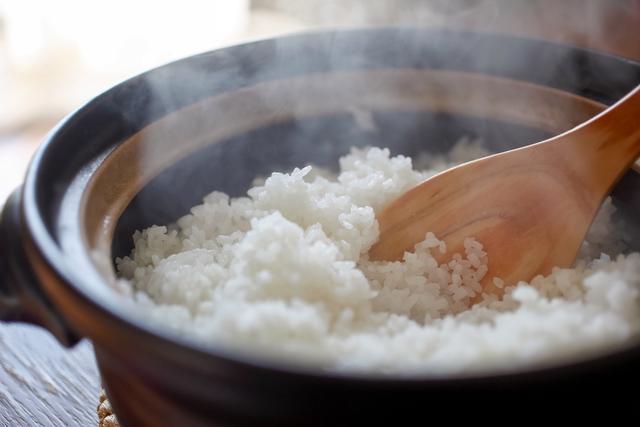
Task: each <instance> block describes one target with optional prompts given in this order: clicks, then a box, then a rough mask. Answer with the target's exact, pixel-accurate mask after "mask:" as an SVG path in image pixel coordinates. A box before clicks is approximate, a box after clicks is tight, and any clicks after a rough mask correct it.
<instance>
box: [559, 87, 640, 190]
mask: <svg viewBox="0 0 640 427" xmlns="http://www.w3.org/2000/svg"><path fill="white" fill-rule="evenodd" d="M553 140H554V141H553V143H554V144H553V145H554V146H555V148H556V155H557V156H559V157H561V158H563V159H564V161H565V162H566V164H567V165H568V166H569V170H570V171H572V172H573V174H574V175H575V176H576V177H579V178H580V179H581V180H582V181H583V183H584V186H585V188H586V189H587V190H588V191H590V192H591V193H592V197H594V198H595V200H596V201H598V202H599V201H600V200H602V198H603V197H604V196H606V194H608V193H609V191H610V190H611V188H612V187H613V186H614V185H615V183H616V182H617V181H618V179H619V178H620V177H621V176H622V175H623V174H624V173H625V172H626V171H627V170H628V169H629V168H630V167H631V165H633V163H634V161H635V160H636V159H637V158H638V156H640V85H639V86H637V87H636V88H635V89H633V90H632V91H631V92H629V93H628V94H627V95H626V96H625V97H624V98H622V99H621V100H620V101H618V102H616V103H615V104H614V105H612V106H611V107H609V108H608V109H606V110H605V111H603V112H602V113H600V114H598V115H597V116H595V117H593V118H592V119H591V120H589V121H587V122H585V123H583V124H581V125H580V126H578V127H576V128H574V129H572V130H570V131H568V132H566V133H564V134H561V135H559V136H557V137H555V138H553ZM549 142H551V141H549Z"/></svg>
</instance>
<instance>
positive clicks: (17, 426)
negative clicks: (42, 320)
mask: <svg viewBox="0 0 640 427" xmlns="http://www.w3.org/2000/svg"><path fill="white" fill-rule="evenodd" d="M99 392H100V376H99V374H98V369H97V367H96V363H95V359H94V357H93V348H92V347H91V344H90V343H89V342H87V341H82V342H81V343H80V344H78V345H77V346H76V347H75V348H73V349H71V350H67V349H64V348H62V347H61V346H60V345H59V344H58V342H57V341H56V340H55V339H54V338H53V337H52V336H51V335H50V334H49V333H48V332H46V331H44V330H42V329H40V328H36V327H33V326H28V325H12V324H5V323H2V324H0V426H1V427H23V426H24V427H32V426H39V427H40V426H42V427H49V426H51V427H59V426H65V427H89V426H91V427H94V426H97V425H98V418H97V416H96V407H97V405H98V396H99Z"/></svg>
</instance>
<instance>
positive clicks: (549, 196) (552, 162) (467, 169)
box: [370, 86, 640, 295]
mask: <svg viewBox="0 0 640 427" xmlns="http://www.w3.org/2000/svg"><path fill="white" fill-rule="evenodd" d="M638 155H640V86H638V87H636V88H635V89H634V90H633V91H632V92H631V93H629V94H628V95H627V96H625V97H624V98H623V99H622V100H620V101H619V102H617V103H616V104H615V105H613V106H612V107H610V108H608V109H607V110H605V111H603V112H602V113H601V114H599V115H597V116H595V117H594V118H592V119H591V120H589V121H587V122H585V123H583V124H582V125H580V126H578V127H576V128H574V129H572V130H570V131H568V132H565V133H563V134H561V135H558V136H556V137H554V138H551V139H548V140H546V141H543V142H539V143H537V144H533V145H529V146H526V147H522V148H518V149H515V150H511V151H506V152H504V153H500V154H496V155H492V156H488V157H484V158H482V159H479V160H475V161H472V162H469V163H465V164H463V165H460V166H457V167H454V168H451V169H449V170H447V171H444V172H442V173H440V174H438V175H435V176H433V177H432V178H430V179H428V180H426V181H424V182H423V183H421V184H419V185H418V186H416V187H414V188H412V189H411V190H409V191H407V192H406V193H404V194H403V195H402V196H400V197H399V198H398V199H397V200H395V201H393V202H392V203H391V204H390V205H388V206H386V207H385V208H384V209H383V210H382V211H381V212H380V213H379V214H378V221H379V223H380V239H379V240H378V242H377V243H376V244H375V245H374V246H373V247H372V248H371V251H370V258H371V259H373V260H389V261H394V260H398V259H401V258H402V256H403V254H404V252H405V251H412V250H413V249H414V246H415V244H416V243H418V242H420V241H422V240H423V239H424V238H425V234H426V233H427V232H428V231H432V232H433V233H435V235H436V236H437V237H438V238H440V239H441V240H444V241H445V243H446V244H447V251H448V253H449V254H452V253H455V252H458V253H463V252H464V247H463V241H464V239H465V238H466V237H474V238H475V239H476V240H478V241H479V242H480V243H482V244H483V245H484V249H485V251H486V252H487V254H488V256H489V270H488V272H487V274H486V275H485V276H484V278H483V280H482V281H481V283H482V284H483V286H484V289H485V291H487V292H491V293H494V294H497V295H500V294H501V293H502V290H501V289H498V288H497V287H495V286H494V285H493V282H492V279H493V277H499V278H501V279H503V280H504V283H505V284H507V285H510V284H515V283H517V282H518V281H520V280H524V281H529V280H531V279H532V278H533V277H535V276H536V275H538V274H544V275H546V274H549V273H550V272H551V269H552V268H553V267H554V266H559V267H568V266H570V265H571V264H572V263H573V261H574V260H575V257H576V255H577V253H578V250H579V249H580V246H581V244H582V241H583V239H584V237H585V234H586V233H587V230H588V229H589V226H590V225H591V222H592V221H593V218H594V217H595V214H596V213H597V211H598V209H599V207H600V205H601V203H602V201H603V200H604V198H605V197H606V195H607V194H608V193H609V191H610V190H611V188H612V187H613V185H614V184H615V183H616V182H617V181H618V179H619V178H620V177H621V176H622V174H623V173H624V172H625V171H626V170H627V169H628V168H629V167H630V166H631V165H632V163H633V161H634V160H635V159H636V158H637V157H638Z"/></svg>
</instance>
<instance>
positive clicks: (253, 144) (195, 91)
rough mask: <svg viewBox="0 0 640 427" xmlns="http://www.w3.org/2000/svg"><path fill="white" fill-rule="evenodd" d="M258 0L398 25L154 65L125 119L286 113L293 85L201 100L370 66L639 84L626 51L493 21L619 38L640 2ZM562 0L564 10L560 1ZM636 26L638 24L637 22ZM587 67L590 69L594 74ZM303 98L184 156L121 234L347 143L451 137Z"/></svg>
mask: <svg viewBox="0 0 640 427" xmlns="http://www.w3.org/2000/svg"><path fill="white" fill-rule="evenodd" d="M253 6H254V7H264V8H272V9H275V10H279V11H281V12H283V13H287V14H290V15H293V16H295V17H296V18H298V19H300V20H302V21H303V22H307V23H308V25H309V27H310V28H317V27H328V26H329V27H349V28H353V27H361V26H384V27H387V29H386V30H380V31H384V37H381V36H380V35H379V34H378V36H375V32H372V33H365V32H353V31H345V32H336V33H333V34H332V35H330V36H327V35H325V36H311V37H309V38H307V39H295V38H287V37H285V38H282V39H276V40H272V41H266V42H260V43H258V44H251V45H246V46H243V47H240V48H232V49H222V50H219V51H216V52H214V53H212V54H207V55H204V56H201V57H197V58H193V59H191V60H190V61H189V62H181V63H177V64H174V65H173V66H171V67H169V68H164V69H161V70H157V71H155V72H153V73H150V74H148V75H146V76H145V77H144V82H143V84H144V88H145V90H143V91H139V92H138V93H137V94H136V95H135V96H136V97H137V98H136V99H133V100H131V99H130V98H127V96H125V97H124V99H126V102H125V104H123V105H118V106H117V108H122V111H123V116H124V117H123V118H124V119H125V121H127V122H128V123H130V124H131V125H132V126H134V127H135V126H139V124H140V123H152V122H154V121H156V120H158V119H160V118H162V117H163V116H165V115H167V114H169V113H171V112H173V111H176V110H180V109H182V108H184V107H187V106H189V105H196V107H195V108H196V113H195V114H194V115H193V116H192V118H191V119H189V120H188V121H185V123H183V125H182V126H193V127H194V128H198V127H199V126H201V127H202V128H203V129H204V128H206V125H207V124H208V122H210V121H212V120H216V119H219V118H220V117H224V116H225V114H227V113H228V109H229V108H236V109H237V111H238V115H239V116H242V114H243V108H245V107H246V109H247V112H249V111H253V110H255V109H256V108H263V109H265V110H268V111H272V112H273V113H274V114H276V115H277V113H278V112H280V111H284V110H283V109H284V101H283V98H282V97H283V95H282V92H280V91H277V90H276V91H274V90H271V91H270V90H265V91H261V92H252V93H249V94H248V95H247V96H246V97H245V98H244V99H243V100H242V101H241V102H242V103H244V104H243V105H231V106H229V104H226V106H222V104H219V105H218V106H215V107H211V105H208V106H206V105H205V104H202V105H203V106H202V109H200V110H199V111H198V110H197V108H198V107H197V105H199V104H197V103H198V102H199V101H200V100H201V99H206V98H207V97H209V96H212V95H214V94H219V93H224V92H228V91H236V90H241V89H243V88H246V87H251V86H254V85H256V84H259V83H261V82H265V81H275V80H282V79H289V78H291V77H294V76H302V75H306V74H312V73H331V72H333V71H338V70H362V69H367V68H369V67H373V68H375V67H383V68H384V67H386V68H394V67H395V68H407V69H420V68H425V67H430V66H436V67H440V68H449V67H450V68H453V69H457V70H461V71H466V70H471V71H474V72H479V73H489V74H497V75H500V76H505V77H508V78H516V79H517V78H518V77H519V76H520V77H521V76H524V75H527V74H531V73H535V79H536V80H537V81H538V82H539V83H540V84H551V85H555V86H564V87H568V88H574V89H575V90H577V91H580V90H582V89H584V88H585V87H587V86H588V87H589V91H587V93H585V94H587V95H592V96H594V97H595V98H596V99H598V98H600V99H601V100H606V101H607V102H611V98H612V97H613V98H615V97H620V96H622V95H623V94H624V92H625V90H630V89H631V88H632V87H633V86H634V85H635V84H638V83H640V76H638V74H637V70H636V69H634V68H633V67H631V66H630V67H620V66H619V65H620V63H619V62H618V61H591V60H590V57H589V56H588V55H575V52H573V53H572V52H571V51H569V50H566V51H565V50H563V49H546V48H540V45H538V44H536V43H532V44H529V43H526V42H524V43H517V42H509V41H507V42H504V43H502V42H501V43H500V44H499V45H496V46H499V47H496V48H492V47H491V43H492V42H491V41H492V40H494V39H493V37H494V36H492V35H486V34H485V35H482V33H483V32H484V33H504V34H515V35H520V36H533V37H537V38H543V37H546V38H550V39H552V40H555V41H559V42H573V43H576V44H580V45H587V46H592V47H600V48H606V47H608V46H612V45H613V42H614V40H611V39H608V38H607V36H608V35H611V28H612V27H611V25H610V24H611V19H612V17H618V18H619V17H625V16H626V17H628V18H629V19H635V18H634V17H638V16H640V6H638V5H637V3H634V2H621V1H610V2H609V1H608V2H602V1H595V0H589V1H573V0H572V1H567V2H554V1H507V0H431V1H422V0H404V1H400V0H386V1H382V0H367V1H365V0H362V1H339V0H322V1H305V2H299V1H293V0H271V1H268V0H258V1H254V2H253ZM554 7H556V8H559V11H558V12H554V11H553V10H552V9H553V8H554ZM638 22H639V23H640V19H638ZM618 26H619V27H620V26H621V25H620V24H619V25H618ZM409 27H411V28H416V27H418V28H421V27H429V28H442V27H445V28H448V29H454V30H463V31H465V32H468V31H472V32H475V31H477V32H479V34H480V35H478V36H473V35H472V33H466V34H462V33H460V32H455V31H453V32H451V31H449V32H438V31H433V32H420V31H412V30H410V29H409ZM392 28H393V29H392ZM627 28H633V27H632V25H631V24H630V25H627ZM370 36H373V37H370ZM507 38H508V37H507ZM628 45H629V44H626V46H628ZM425 46H428V48H426V47H425ZM523 49H524V50H523ZM618 49H621V48H618ZM561 52H566V53H567V55H563V54H560V53H561ZM619 53H620V52H619ZM638 56H639V57H640V53H639V55H638ZM380 64H382V65H380ZM212 70H215V71H213V72H212ZM362 76H363V79H364V80H363V81H361V82H359V84H361V85H362V84H364V85H367V84H368V85H369V86H370V87H369V88H368V90H370V91H371V92H372V93H375V92H376V90H378V89H379V88H378V87H377V86H376V85H377V82H376V81H374V80H371V81H367V80H366V73H363V74H362ZM585 76H589V77H588V78H586V79H585ZM599 76H601V77H602V79H600V78H599ZM600 80H601V81H600ZM625 88H626V89H625ZM326 90H327V91H329V92H330V91H331V90H332V88H331V87H327V88H326ZM334 90H335V88H334ZM339 95H340V94H336V96H339ZM303 96H305V94H304V92H303V91H301V92H300V97H303ZM306 103H307V104H308V103H313V99H308V100H307V102H306ZM296 105H300V109H299V110H294V111H292V112H291V114H290V117H289V119H288V123H289V124H288V125H286V124H283V123H279V122H278V123H273V124H272V126H271V127H270V128H269V129H268V130H264V131H258V132H254V133H251V132H249V133H245V135H238V136H236V137H233V138H231V139H233V140H234V141H233V144H224V145H220V146H218V145H219V144H218V145H216V146H212V148H211V149H207V153H208V154H203V155H199V154H196V155H194V156H191V157H189V158H188V159H187V160H185V161H184V162H183V163H182V164H180V165H179V167H176V168H173V169H171V170H169V171H168V172H167V173H164V174H162V175H161V176H159V177H158V178H156V179H155V180H153V181H152V182H151V184H150V185H149V186H148V187H147V188H146V189H145V190H144V191H143V192H142V193H140V194H139V196H138V197H137V200H136V201H135V202H134V203H133V205H132V207H131V208H130V209H131V212H130V214H128V215H129V216H128V217H129V219H130V223H129V224H128V225H127V227H125V228H126V230H123V231H122V233H123V234H122V235H123V236H126V235H127V234H129V235H130V234H131V233H132V232H133V229H140V228H144V227H146V226H149V225H151V224H152V223H157V224H162V223H167V222H170V221H173V220H175V219H177V217H178V216H180V215H182V214H184V213H186V212H187V210H188V208H189V207H190V206H192V205H194V204H196V203H197V202H198V200H199V198H200V197H201V196H202V195H204V194H203V193H206V192H209V191H213V190H223V191H225V192H229V193H232V194H235V195H240V194H242V193H243V191H244V190H245V188H246V187H247V186H248V185H249V184H250V182H251V180H252V179H253V178H254V176H255V175H259V174H266V173H269V172H270V171H272V170H277V169H281V170H282V169H287V168H291V167H293V166H303V165H304V163H309V162H313V163H320V164H322V165H324V166H327V165H328V164H327V163H328V162H329V161H330V160H334V161H335V160H336V159H337V157H338V156H339V155H342V154H344V152H345V151H346V150H348V146H349V144H352V145H366V144H374V145H382V146H390V148H391V149H392V151H395V152H396V153H397V152H406V154H410V155H414V154H417V152H416V150H417V149H418V148H419V147H423V148H424V147H438V148H437V149H438V150H440V151H442V150H443V149H444V148H445V147H446V142H452V141H451V140H449V141H442V140H433V139H430V136H429V135H428V133H429V132H431V129H433V128H436V127H437V126H438V125H439V123H437V121H439V120H443V118H442V117H441V116H438V115H435V116H433V115H431V116H430V115H421V114H417V113H415V112H405V113H406V114H404V115H395V116H394V115H390V114H387V115H380V114H377V112H376V111H374V109H372V108H371V107H370V106H367V105H363V104H362V103H361V102H360V101H359V100H358V99H351V100H346V101H345V103H344V105H343V106H342V108H341V111H336V114H342V116H341V118H336V119H335V120H333V121H332V120H312V119H308V118H307V116H308V114H307V113H306V112H305V111H304V108H307V107H308V105H307V107H305V106H304V105H305V103H304V102H300V103H299V104H296ZM303 107H304V108H303ZM234 111H236V110H234ZM247 117H249V115H248V113H247ZM396 119H397V120H396ZM393 120H396V121H395V122H394V121H393ZM447 120H449V123H448V124H447V127H448V128H450V129H456V126H458V125H459V126H460V128H461V129H463V126H466V125H464V124H463V123H462V122H460V123H459V124H458V123H456V119H455V118H448V119H447ZM287 126H288V127H287ZM482 126H483V125H478V126H477V127H476V128H474V130H475V131H477V132H478V133H483V132H484V133H486V134H487V135H490V137H491V138H494V139H495V140H497V143H496V144H497V145H496V146H500V145H501V144H502V146H515V145H520V144H523V143H528V142H535V138H539V137H540V135H537V134H531V135H529V136H528V137H527V138H528V139H527V138H524V139H522V136H521V134H519V133H518V131H516V130H510V128H509V127H508V126H505V127H504V130H500V129H498V130H495V129H487V128H483V127H482ZM484 126H486V125H484ZM389 129H391V130H392V131H393V132H390V131H389ZM464 129H466V128H464ZM467 130H468V129H467ZM175 135H176V141H175V144H181V143H182V141H180V136H179V135H180V132H179V131H178V130H176V133H175ZM456 136H464V135H463V134H456V132H450V133H449V134H446V133H441V134H438V135H434V136H433V138H435V139H438V138H440V139H443V138H454V137H456ZM468 136H471V137H476V136H482V135H468ZM518 138H521V139H520V140H518ZM406 141H413V142H411V143H407V142H406ZM505 141H506V142H505ZM212 142H213V141H212ZM146 147H148V149H149V150H153V149H154V148H153V147H154V144H153V143H152V141H150V143H149V144H148V145H147V146H146ZM407 151H408V152H407ZM139 154H140V167H141V168H144V167H145V163H144V162H145V157H147V155H145V153H139ZM148 158H153V154H151V153H148ZM329 166H330V165H329ZM125 246H126V245H125ZM122 254H123V253H122V252H121V253H119V254H118V255H122Z"/></svg>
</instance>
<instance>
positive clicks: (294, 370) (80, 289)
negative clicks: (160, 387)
mask: <svg viewBox="0 0 640 427" xmlns="http://www.w3.org/2000/svg"><path fill="white" fill-rule="evenodd" d="M384 30H393V31H397V30H398V28H396V27H389V28H373V29H371V28H369V29H340V30H313V31H304V32H300V33H294V34H291V35H286V36H279V37H276V38H267V39H262V40H257V41H251V42H249V43H243V44H239V45H234V46H229V47H224V48H222V49H216V50H213V51H209V52H204V53H200V54H197V55H192V56H189V57H186V58H182V59H178V60H176V61H171V62H169V63H167V64H163V65H160V66H158V67H154V68H153V69H150V70H147V71H145V72H143V73H140V74H138V75H136V76H134V77H131V78H129V79H127V80H124V81H122V82H120V83H118V84H116V85H114V86H113V87H111V88H109V89H107V90H106V91H104V92H103V93H101V94H99V95H97V96H95V97H93V98H92V99H90V100H88V101H87V102H85V103H84V104H83V105H82V106H81V107H79V108H78V109H76V110H75V111H73V112H71V113H70V114H68V115H67V116H66V117H65V118H64V119H62V120H61V121H60V122H59V123H58V124H57V125H56V126H55V127H54V128H53V129H52V130H51V131H50V132H49V133H48V134H47V135H46V137H45V138H44V140H43V142H42V144H41V145H40V146H39V147H38V149H37V151H36V152H35V154H34V156H33V158H32V160H31V162H30V165H29V168H28V171H27V174H26V178H25V183H24V187H23V190H22V216H23V220H24V224H23V227H24V229H25V231H26V232H27V233H26V234H27V235H28V239H29V240H30V241H31V242H32V244H33V249H35V252H36V253H32V254H31V256H33V257H34V259H36V258H39V259H40V260H41V261H42V262H43V263H44V264H46V266H47V268H48V269H50V271H51V272H53V274H54V275H55V276H56V278H57V279H59V281H58V282H59V284H60V286H63V287H64V290H65V292H67V293H68V294H69V295H71V296H72V298H73V299H74V300H75V301H77V302H79V303H81V304H82V306H83V307H82V309H83V310H84V311H86V312H90V314H91V315H92V316H97V317H99V318H100V322H103V321H106V322H109V323H111V324H114V325H117V328H118V329H119V332H121V331H123V330H125V329H126V330H128V331H129V332H128V333H131V334H133V336H135V339H136V340H140V342H144V343H149V344H151V343H153V345H156V346H161V347H162V348H163V349H165V351H164V352H163V354H162V355H161V357H168V358H172V359H173V360H174V361H182V362H185V361H186V360H203V359H206V360H208V361H209V362H211V361H213V360H217V361H219V362H223V363H225V364H231V365H236V366H239V367H242V368H247V369H252V370H257V371H260V372H264V373H269V374H277V375H286V376H289V377H295V378H299V379H305V378H306V379H310V380H314V381H330V382H334V381H338V382H344V381H347V382H360V383H364V384H369V385H371V384H378V385H396V386H407V387H415V386H420V385H423V384H426V383H429V384H430V385H433V384H437V383H443V382H444V383H447V384H454V383H462V382H464V383H467V382H469V381H471V382H477V381H486V380H489V379H490V380H497V381H500V380H504V381H507V382H509V381H514V380H517V379H518V378H524V377H530V376H537V375H541V376H542V375H543V376H547V375H549V374H551V375H554V376H563V375H567V374H569V373H570V372H574V371H581V372H583V371H584V372H586V371H588V370H589V369H590V368H591V367H592V366H593V365H594V364H597V363H612V362H613V363H616V362H617V361H622V360H627V359H629V358H638V357H639V356H640V344H637V343H636V344H634V345H632V346H630V347H628V348H627V347H625V348H622V349H617V350H613V351H612V350H610V351H608V352H606V353H605V354H602V355H598V354H596V355H592V356H591V357H589V358H587V359H584V360H575V359H574V361H571V360H569V361H565V360H563V361H560V362H557V363H555V362H554V363H553V364H552V365H548V366H545V365H537V364H536V365H534V366H532V367H527V368H525V369H521V368H520V369H518V370H517V371H516V370H514V371H513V372H511V371H508V372H507V371H505V372H502V371H501V372H491V371H488V372H487V373H483V372H482V371H479V372H475V371H473V372H466V373H463V374H460V375H455V374H454V375H447V376H434V373H433V372H428V371H426V372H424V373H420V372H417V373H415V374H407V376H406V377H405V376H402V375H388V374H381V373H379V372H373V373H358V372H336V371H323V370H321V369H320V368H317V367H313V366H308V365H304V364H301V365H297V364H296V365H293V366H287V365H286V360H281V359H275V358H271V357H254V356H251V355H250V354H248V352H236V351H234V350H231V349H227V348H225V347H217V346H216V347H213V346H209V345H205V344H203V343H200V342H199V341H197V340H195V339H189V338H186V337H183V336H179V335H177V334H172V333H170V332H169V331H168V330H167V329H165V328H163V327H162V325H156V324H155V323H153V322H147V321H144V319H142V317H141V316H135V315H133V313H131V312H129V311H128V310H125V309H123V308H122V307H121V306H119V305H117V304H116V303H115V301H113V300H112V299H109V300H106V301H104V300H101V299H100V295H99V293H97V292H95V290H96V287H95V286H90V285H85V286H79V285H78V284H79V283H85V284H90V283H92V282H93V283H96V282H95V281H96V280H97V281H100V282H101V286H99V287H106V285H104V282H105V280H104V279H103V278H102V276H100V275H99V274H98V273H97V271H95V269H94V271H90V272H88V271H77V270H75V269H74V268H73V266H72V265H70V263H69V262H68V260H66V259H65V255H68V254H65V252H64V251H63V250H62V248H61V247H60V245H59V244H58V243H57V242H56V240H55V238H54V236H53V235H52V234H51V233H50V231H49V230H48V228H47V226H46V224H45V223H46V221H45V217H44V214H43V212H40V210H39V209H38V201H37V195H36V186H37V184H38V180H39V174H40V171H41V168H42V165H43V164H44V163H45V162H46V159H45V157H46V156H47V154H48V153H49V152H50V151H51V150H52V149H53V148H52V147H55V145H56V141H57V140H58V139H60V138H62V137H63V135H64V131H65V129H66V128H67V127H68V126H70V125H71V124H72V122H74V121H75V120H78V119H79V118H81V117H82V116H83V115H84V114H86V113H87V112H89V111H90V110H91V109H92V108H94V107H95V106H96V105H97V104H99V103H100V102H101V101H102V100H104V98H105V97H106V96H107V95H108V94H110V93H111V92H112V91H113V90H114V89H116V88H118V87H121V86H123V85H126V84H129V83H132V82H134V81H135V80H137V79H141V78H143V77H144V76H146V75H148V74H149V73H152V72H154V71H156V70H161V69H166V68H169V67H172V66H174V65H175V64H178V63H184V62H186V61H190V60H192V59H193V58H196V57H202V56H208V55H212V54H215V53H216V52H219V51H222V50H226V51H228V50H231V49H236V48H238V47H246V46H254V47H257V46H259V45H260V44H261V43H265V42H269V41H271V40H275V39H277V40H282V39H288V40H294V39H303V38H307V37H318V36H319V37H327V36H330V35H332V34H338V33H339V34H349V33H352V32H364V33H366V32H379V31H384ZM402 30H404V31H418V32H427V33H430V32H437V33H445V34H446V33H453V34H459V35H463V34H468V35H473V36H478V35H479V36H480V37H486V38H498V39H516V40H522V41H523V42H527V41H529V42H530V41H533V42H535V43H538V44H540V45H548V46H559V47H563V48H565V49H568V50H570V51H582V52H585V53H586V54H587V55H596V56H599V57H605V58H606V57H608V58H611V59H612V60H615V61H621V62H626V63H630V64H634V65H635V66H636V67H638V68H639V69H640V63H636V62H634V61H632V60H629V59H626V58H621V57H618V56H616V55H611V54H607V53H602V52H598V51H594V50H590V49H585V48H581V47H575V46H570V45H565V44H561V43H557V42H551V41H546V40H539V39H533V38H525V37H517V36H511V35H502V34H492V33H484V32H483V33H478V32H473V31H456V30H442V29H424V28H409V27H407V28H402ZM99 287H98V288H99ZM80 329H82V328H80ZM87 338H89V339H92V337H91V336H90V335H89V336H87ZM101 348H102V349H103V347H101ZM178 354H181V355H182V356H186V357H175V356H177V355H178ZM156 356H160V354H154V357H156ZM283 362H284V363H283ZM408 375H411V376H410V377H409V376H408Z"/></svg>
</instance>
